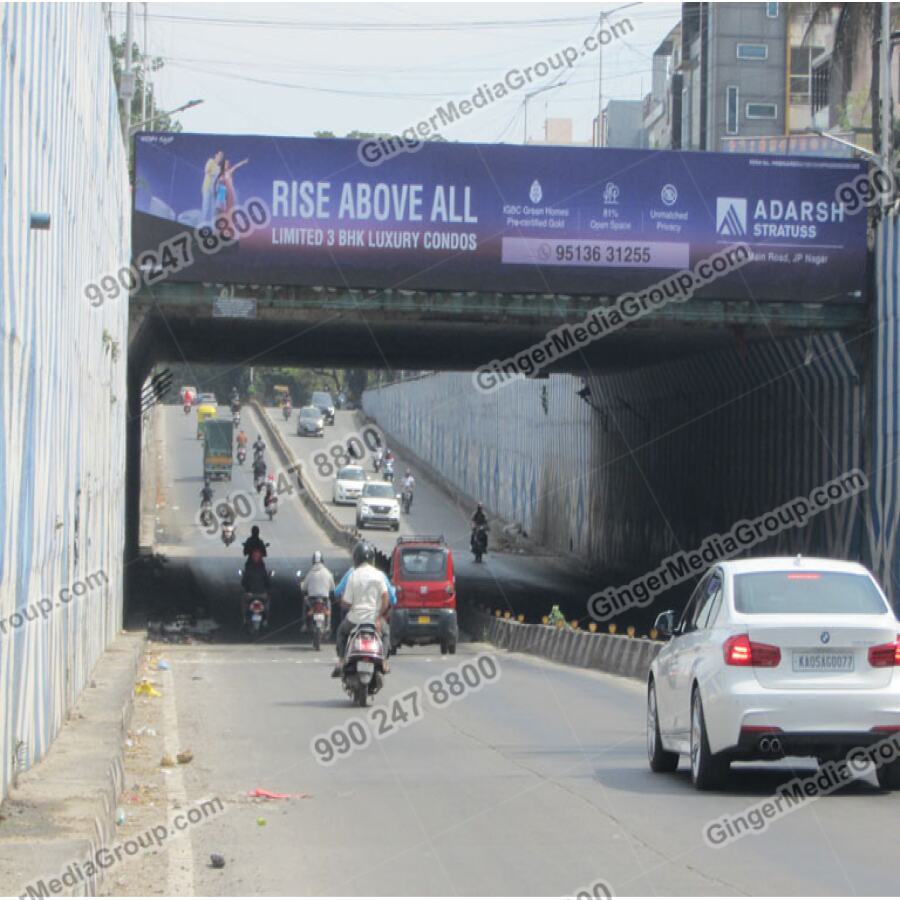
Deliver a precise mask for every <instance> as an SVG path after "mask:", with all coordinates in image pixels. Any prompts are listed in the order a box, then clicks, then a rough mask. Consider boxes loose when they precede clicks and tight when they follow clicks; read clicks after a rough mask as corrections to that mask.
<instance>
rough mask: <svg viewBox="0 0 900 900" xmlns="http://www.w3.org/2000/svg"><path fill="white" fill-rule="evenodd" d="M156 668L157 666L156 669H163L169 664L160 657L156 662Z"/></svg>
mask: <svg viewBox="0 0 900 900" xmlns="http://www.w3.org/2000/svg"><path fill="white" fill-rule="evenodd" d="M156 668H157V669H162V670H163V671H165V670H166V669H168V668H169V664H168V663H167V662H166V661H165V660H164V659H161V660H160V661H159V662H158V663H157V664H156Z"/></svg>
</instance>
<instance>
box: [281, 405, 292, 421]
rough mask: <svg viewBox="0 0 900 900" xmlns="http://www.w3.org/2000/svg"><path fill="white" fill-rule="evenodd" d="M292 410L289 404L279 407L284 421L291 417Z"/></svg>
mask: <svg viewBox="0 0 900 900" xmlns="http://www.w3.org/2000/svg"><path fill="white" fill-rule="evenodd" d="M292 411H293V410H292V409H291V407H290V406H287V405H285V406H282V407H281V415H283V416H284V421H285V422H287V420H288V419H289V418H290V417H291V412H292Z"/></svg>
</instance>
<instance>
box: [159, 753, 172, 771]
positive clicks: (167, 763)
mask: <svg viewBox="0 0 900 900" xmlns="http://www.w3.org/2000/svg"><path fill="white" fill-rule="evenodd" d="M159 764H160V765H161V766H162V767H163V768H164V769H171V768H172V767H173V766H174V765H175V760H174V759H172V757H171V756H170V755H169V754H168V753H164V754H163V757H162V759H161V760H160V761H159Z"/></svg>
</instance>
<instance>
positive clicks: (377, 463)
mask: <svg viewBox="0 0 900 900" xmlns="http://www.w3.org/2000/svg"><path fill="white" fill-rule="evenodd" d="M372 468H374V469H375V471H376V472H378V471H380V470H381V451H379V452H378V453H376V454H375V458H374V459H373V460H372Z"/></svg>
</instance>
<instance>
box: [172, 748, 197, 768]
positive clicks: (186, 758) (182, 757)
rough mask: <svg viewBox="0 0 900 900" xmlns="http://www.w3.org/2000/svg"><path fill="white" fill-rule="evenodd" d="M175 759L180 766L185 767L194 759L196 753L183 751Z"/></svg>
mask: <svg viewBox="0 0 900 900" xmlns="http://www.w3.org/2000/svg"><path fill="white" fill-rule="evenodd" d="M175 758H176V759H177V760H178V764H179V765H181V766H184V765H187V763H189V762H190V761H191V760H192V759H193V758H194V752H193V750H182V751H181V752H180V753H179V754H178V756H176V757H175Z"/></svg>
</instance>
